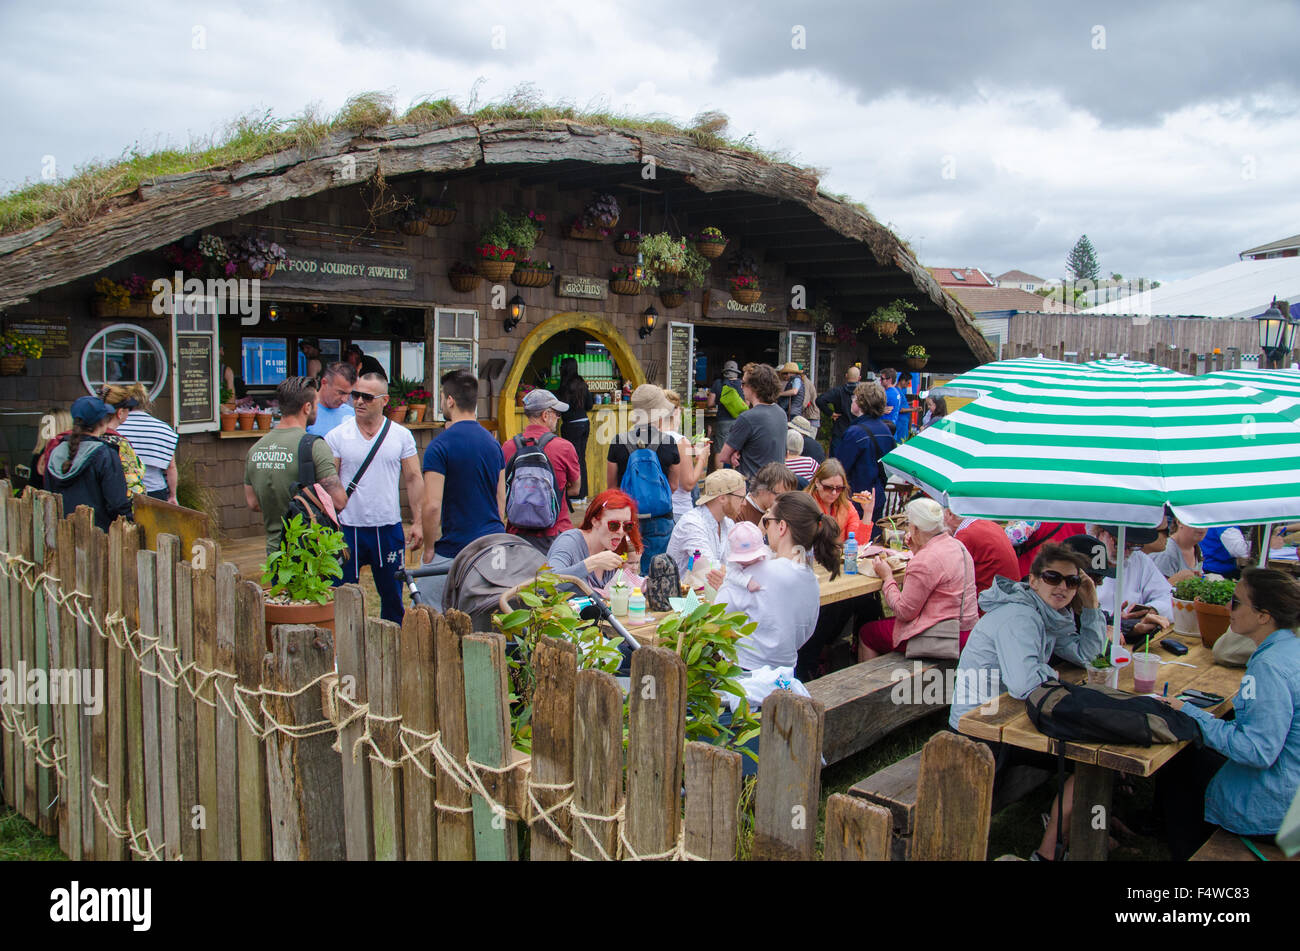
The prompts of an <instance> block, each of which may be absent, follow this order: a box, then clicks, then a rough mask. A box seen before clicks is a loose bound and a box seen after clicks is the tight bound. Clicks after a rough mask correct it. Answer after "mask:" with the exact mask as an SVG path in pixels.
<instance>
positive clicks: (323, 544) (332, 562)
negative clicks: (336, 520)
mask: <svg viewBox="0 0 1300 951" xmlns="http://www.w3.org/2000/svg"><path fill="white" fill-rule="evenodd" d="M346 547H347V545H346V543H345V542H344V540H343V533H342V532H340V531H337V530H336V529H333V528H327V527H325V526H324V525H321V524H320V523H319V522H304V521H303V517H302V516H301V515H295V516H294V517H293V518H291V519H289V521H288V522H286V523H285V526H284V537H283V538H281V540H280V548H279V549H278V550H277V551H276V552H275V553H274V554H272V555H271V557H270V558H268V559H266V570H265V571H263V572H262V584H264V585H268V584H269V585H270V586H271V590H270V591H269V592H268V595H267V596H268V597H272V598H274V597H276V596H278V595H280V594H284V595H285V596H286V597H287V598H288V599H289V600H290V601H312V602H315V603H316V604H327V603H328V602H329V601H330V600H331V599H332V598H333V597H334V586H333V585H332V584H331V582H330V579H331V578H342V577H343V567H342V565H340V564H339V559H340V557H341V556H342V554H343V550H344V549H345V548H346Z"/></svg>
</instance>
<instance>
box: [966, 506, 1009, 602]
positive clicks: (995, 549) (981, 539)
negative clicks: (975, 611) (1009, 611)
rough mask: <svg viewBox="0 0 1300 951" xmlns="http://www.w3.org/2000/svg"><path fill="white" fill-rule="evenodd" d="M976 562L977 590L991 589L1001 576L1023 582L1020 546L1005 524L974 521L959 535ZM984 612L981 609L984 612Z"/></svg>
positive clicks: (981, 519)
mask: <svg viewBox="0 0 1300 951" xmlns="http://www.w3.org/2000/svg"><path fill="white" fill-rule="evenodd" d="M956 538H957V541H959V542H961V543H962V544H963V545H965V546H966V550H967V551H969V552H970V556H971V558H972V559H973V560H974V562H975V590H976V591H978V592H981V593H982V592H984V591H987V590H988V589H989V588H990V587H991V586H992V585H993V579H994V578H996V577H997V576H998V575H1001V576H1002V577H1004V578H1010V579H1011V580H1012V581H1019V580H1020V579H1021V577H1022V575H1021V573H1020V565H1019V562H1018V561H1017V559H1016V549H1015V547H1014V546H1013V545H1012V544H1011V540H1010V539H1009V538H1007V533H1006V532H1005V531H1003V529H1002V526H1001V525H999V524H997V523H996V522H990V521H989V520H988V519H984V518H980V519H976V520H975V521H973V522H971V523H970V524H969V525H967V526H966V527H965V528H964V529H962V530H961V531H959V532H958V533H957V535H956ZM983 614H984V612H983V611H980V615H981V616H982V615H983Z"/></svg>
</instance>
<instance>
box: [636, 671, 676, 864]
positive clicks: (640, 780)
mask: <svg viewBox="0 0 1300 951" xmlns="http://www.w3.org/2000/svg"><path fill="white" fill-rule="evenodd" d="M629 689H630V695H629V696H630V701H629V709H628V741H627V821H626V822H625V823H624V829H625V830H626V833H627V834H626V841H625V842H624V847H625V848H627V849H628V850H629V852H630V853H631V854H630V856H629V857H631V858H638V857H651V856H656V857H667V856H666V855H665V853H670V852H672V850H673V849H674V848H675V847H676V845H677V836H678V831H679V829H680V828H681V808H682V807H681V791H682V745H683V741H684V738H685V732H686V664H685V662H684V661H683V660H682V659H681V657H680V656H678V654H677V652H676V651H671V650H668V649H666V648H663V647H643V648H641V649H640V650H639V651H637V652H636V653H634V654H633V655H632V681H631V686H630V688H629Z"/></svg>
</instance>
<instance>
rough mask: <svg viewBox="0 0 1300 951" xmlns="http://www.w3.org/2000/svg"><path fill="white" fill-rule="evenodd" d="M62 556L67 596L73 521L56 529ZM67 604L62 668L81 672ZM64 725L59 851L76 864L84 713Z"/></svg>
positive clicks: (74, 710) (72, 574) (71, 582)
mask: <svg viewBox="0 0 1300 951" xmlns="http://www.w3.org/2000/svg"><path fill="white" fill-rule="evenodd" d="M55 532H56V535H57V539H58V546H57V547H58V553H59V585H60V587H61V588H62V589H63V593H64V594H65V595H66V594H68V593H70V592H72V591H74V590H76V587H77V567H76V566H77V561H78V558H77V549H76V526H75V525H74V524H73V521H72V519H64V520H63V521H61V522H59V524H58V525H57V526H56V529H55ZM67 605H68V602H66V601H65V602H64V607H63V609H62V610H60V612H59V664H60V665H61V666H63V667H65V668H68V669H69V670H78V669H80V668H81V664H80V663H78V659H77V658H78V655H77V629H78V628H79V627H80V622H79V621H74V620H73V615H72V609H71V608H70V607H68V606H67ZM59 714H60V719H61V720H62V721H63V731H62V735H63V755H64V757H65V759H64V763H63V775H64V781H63V783H62V784H61V785H60V787H59V798H60V804H59V848H61V849H62V850H63V854H64V855H66V856H67V857H68V858H70V859H72V860H73V861H74V862H77V861H80V860H81V859H82V857H83V852H82V848H81V822H82V805H83V804H84V805H85V807H86V808H87V809H89V808H90V805H89V803H86V802H85V799H84V798H83V797H82V794H81V790H82V783H81V772H82V762H81V711H80V709H78V707H76V706H74V705H72V704H65V705H64V706H63V707H61V708H60V711H59Z"/></svg>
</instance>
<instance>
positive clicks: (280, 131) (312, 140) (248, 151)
mask: <svg viewBox="0 0 1300 951" xmlns="http://www.w3.org/2000/svg"><path fill="white" fill-rule="evenodd" d="M478 86H479V83H475V85H474V87H473V88H472V89H471V92H470V97H469V100H468V102H467V104H466V106H465V107H464V108H462V107H461V105H460V104H459V103H457V102H456V101H455V100H453V99H449V98H441V99H427V98H426V99H421V100H418V101H417V102H415V103H413V104H412V105H411V106H410V108H408V109H407V110H406V111H405V112H402V113H400V114H399V112H398V111H397V109H396V108H395V106H394V102H393V96H392V94H391V93H386V92H362V93H358V94H356V95H354V96H351V97H349V98H348V100H347V101H346V102H345V103H344V104H343V108H342V109H340V110H339V111H338V112H337V113H336V114H335V115H333V116H326V115H324V114H322V113H321V111H320V107H319V106H318V105H315V104H313V105H309V106H308V107H307V108H306V109H304V110H303V112H302V113H301V114H300V115H297V116H293V117H291V118H288V119H280V118H276V117H275V116H273V115H272V114H271V112H270V111H269V110H268V111H266V112H261V113H249V114H247V115H243V116H240V117H238V118H236V119H234V120H232V121H231V122H229V123H227V124H226V125H225V126H224V127H223V128H221V129H220V130H218V131H217V132H214V133H213V134H211V135H209V136H206V137H200V138H196V139H192V140H191V141H190V142H189V144H188V145H185V146H182V147H177V148H164V149H156V150H153V151H146V150H144V149H142V148H140V147H139V146H132V147H131V148H129V149H127V150H125V151H124V152H123V153H122V154H121V155H120V156H119V157H118V158H117V159H116V160H112V161H107V162H101V161H93V162H89V163H87V164H85V165H81V166H78V167H77V168H76V169H75V172H74V174H73V175H72V176H71V177H70V178H68V179H65V180H63V181H59V182H37V183H32V184H25V185H23V186H21V187H19V188H18V189H16V190H14V191H12V192H10V193H8V194H7V195H3V196H0V234H6V233H9V232H14V231H22V230H25V229H27V228H31V227H34V226H36V225H39V224H41V223H42V222H45V221H49V220H50V219H52V218H56V217H58V218H62V219H63V220H64V221H65V222H67V223H68V224H70V225H73V226H76V225H82V224H85V223H87V222H89V221H91V220H92V219H94V218H95V217H96V216H98V215H99V214H101V213H102V212H103V211H104V210H105V209H106V208H107V206H108V203H109V201H110V199H112V198H113V197H115V196H118V195H122V194H125V193H129V192H132V191H134V190H135V189H136V188H139V187H140V185H142V184H145V183H147V182H150V181H153V180H155V179H158V178H162V177H165V176H168V175H179V174H182V173H185V172H196V171H205V170H210V169H216V168H222V167H226V166H231V165H237V164H239V163H242V162H249V161H252V160H254V159H258V158H261V157H263V156H266V155H272V154H274V153H276V152H280V151H284V150H286V149H290V148H297V149H299V150H301V151H304V152H308V151H310V150H311V149H312V148H313V147H315V146H317V145H319V144H320V142H321V141H322V140H323V139H324V138H325V136H327V135H328V134H330V133H331V132H339V131H346V132H351V133H353V134H357V135H363V134H366V133H370V132H374V131H376V130H378V129H382V128H384V127H386V126H390V125H395V124H398V123H409V124H413V125H415V126H417V127H418V128H420V129H422V130H425V131H427V130H431V129H436V128H442V127H445V126H451V125H457V124H461V123H477V122H490V121H495V120H506V119H523V120H529V121H534V122H555V121H573V122H582V123H586V124H589V125H596V126H604V127H607V128H611V129H620V130H625V131H629V132H652V133H658V134H662V135H681V136H685V137H687V138H689V139H691V141H693V142H694V143H695V144H696V145H697V146H699V147H700V148H705V149H713V150H717V149H733V150H736V151H739V152H744V153H746V154H748V155H750V156H752V157H754V158H757V159H759V160H761V161H764V162H788V161H790V160H791V158H792V157H791V156H790V154H789V153H788V152H786V151H784V150H782V151H768V150H765V149H761V148H759V147H758V145H757V144H756V143H755V141H754V137H753V135H752V134H750V135H746V136H743V137H741V138H736V137H734V136H733V135H731V134H730V132H729V131H728V119H727V117H726V115H724V114H723V113H721V112H716V111H711V112H703V113H700V114H699V115H697V116H695V118H694V119H692V120H691V122H690V123H689V124H688V125H682V124H680V123H677V122H674V121H672V120H670V119H667V118H664V117H662V116H637V115H630V114H626V113H619V112H614V111H611V110H610V109H609V108H608V107H607V106H606V105H605V104H604V103H600V102H596V103H592V104H591V105H590V106H588V107H587V108H585V109H581V108H577V107H575V106H574V105H573V104H572V103H567V102H558V103H554V102H546V101H545V100H543V98H542V97H541V95H540V94H539V93H538V92H537V91H536V89H535V88H534V87H533V86H532V85H531V84H529V83H524V84H522V85H520V86H518V87H516V88H515V89H514V90H513V91H512V92H510V93H507V94H506V95H505V96H503V97H502V98H501V99H499V100H496V101H492V102H487V103H484V104H482V105H480V104H479V102H478Z"/></svg>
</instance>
